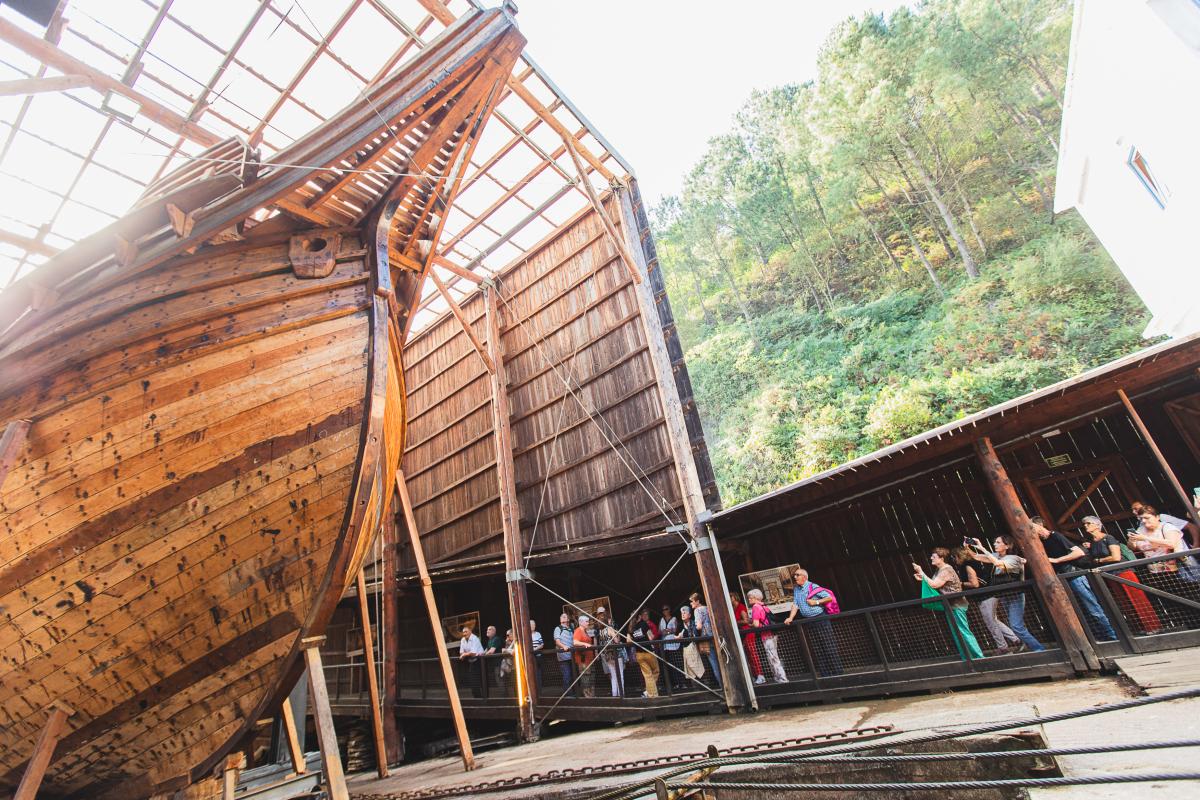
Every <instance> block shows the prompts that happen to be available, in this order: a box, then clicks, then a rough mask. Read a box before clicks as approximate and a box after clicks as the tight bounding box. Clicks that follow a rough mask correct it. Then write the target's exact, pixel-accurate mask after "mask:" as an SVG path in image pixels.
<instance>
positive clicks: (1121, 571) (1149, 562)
mask: <svg viewBox="0 0 1200 800" xmlns="http://www.w3.org/2000/svg"><path fill="white" fill-rule="evenodd" d="M1198 556H1200V548H1197V549H1193V550H1186V551H1183V552H1180V553H1167V554H1165V555H1160V556H1151V557H1149V558H1139V559H1136V560H1133V561H1121V562H1118V563H1115V564H1105V565H1103V566H1100V567H1093V568H1090V569H1084V570H1074V571H1071V572H1064V573H1062V574H1060V575H1059V579H1060V580H1061V581H1062V582H1063V583H1064V585H1066V586H1067V587H1068V588H1069V589H1070V590H1071V591H1069V592H1068V594H1069V595H1070V596H1071V602H1072V603H1073V604H1074V605H1075V610H1076V613H1078V614H1079V618H1080V620H1082V621H1083V622H1084V627H1085V628H1086V629H1087V632H1088V635H1089V637H1090V638H1091V640H1092V644H1093V646H1094V647H1095V648H1096V650H1097V652H1098V653H1099V654H1100V655H1101V656H1105V657H1112V656H1118V655H1124V654H1136V653H1150V652H1155V651H1158V650H1169V649H1174V648H1177V647H1191V646H1196V645H1200V564H1198V563H1197V557H1198Z"/></svg>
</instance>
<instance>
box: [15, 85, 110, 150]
mask: <svg viewBox="0 0 1200 800" xmlns="http://www.w3.org/2000/svg"><path fill="white" fill-rule="evenodd" d="M77 92H78V94H79V96H80V97H87V99H88V100H89V101H91V102H94V103H97V104H98V103H99V101H100V95H98V94H96V93H95V92H90V93H89V92H88V91H87V90H85V89H79V90H77ZM67 120H69V122H67ZM104 121H105V116H104V115H103V114H101V113H100V112H99V111H89V110H87V109H85V108H84V107H83V106H81V105H80V104H79V103H78V102H76V101H75V100H73V99H71V98H70V97H68V96H67V95H66V94H63V93H62V92H46V93H44V94H39V95H36V96H34V97H33V102H31V103H30V104H29V111H28V112H26V114H25V120H24V121H23V122H22V123H21V127H22V128H24V129H25V130H27V131H29V132H30V133H34V134H36V135H38V136H41V137H43V138H45V139H49V140H50V141H53V142H57V143H59V144H61V145H62V146H63V147H65V148H67V149H68V150H74V151H75V152H77V153H84V154H86V153H87V152H88V151H89V150H91V148H92V143H93V142H94V141H96V137H97V136H99V135H100V131H101V130H102V129H103V128H104Z"/></svg>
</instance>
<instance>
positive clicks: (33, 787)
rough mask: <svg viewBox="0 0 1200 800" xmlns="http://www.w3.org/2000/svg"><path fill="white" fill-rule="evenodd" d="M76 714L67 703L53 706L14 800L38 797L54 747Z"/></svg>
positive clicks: (31, 799)
mask: <svg viewBox="0 0 1200 800" xmlns="http://www.w3.org/2000/svg"><path fill="white" fill-rule="evenodd" d="M74 713H75V711H74V710H73V709H72V708H71V707H70V706H68V705H66V704H65V703H57V702H56V703H55V704H54V705H53V706H51V711H50V718H49V719H48V720H46V727H44V728H42V733H41V735H40V736H38V740H37V744H35V745H34V746H33V755H32V756H30V757H29V764H28V766H26V767H25V774H24V775H22V776H21V784H20V785H19V786H18V787H17V793H16V794H14V795H13V796H12V800H34V798H35V797H37V792H38V789H39V788H40V787H41V785H42V778H44V777H45V776H46V768H47V767H49V766H50V758H51V756H53V755H54V747H55V745H57V744H58V740H59V739H60V738H61V737H62V734H63V728H64V727H66V724H67V717H69V716H71V715H72V714H74Z"/></svg>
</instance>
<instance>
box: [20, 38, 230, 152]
mask: <svg viewBox="0 0 1200 800" xmlns="http://www.w3.org/2000/svg"><path fill="white" fill-rule="evenodd" d="M0 41H3V42H7V43H8V44H11V45H12V46H14V47H16V48H17V49H18V50H20V51H22V52H24V53H25V54H26V55H29V56H32V57H33V58H36V59H37V60H38V61H40V62H42V63H43V64H45V65H46V66H48V67H52V68H54V69H56V70H58V71H59V72H62V73H64V74H66V75H81V76H86V77H87V78H88V80H89V81H90V82H91V86H92V87H93V88H94V89H97V90H98V91H102V92H113V93H115V94H119V95H121V96H122V97H127V98H129V99H130V100H132V101H134V102H135V103H137V104H138V105H139V106H140V107H141V108H139V109H138V113H139V114H141V115H142V116H144V117H146V118H147V119H150V120H153V121H154V122H157V123H158V124H159V125H162V126H163V127H164V128H167V129H169V130H172V131H175V132H176V133H178V134H180V135H181V136H184V137H186V138H188V139H191V140H192V141H193V142H198V143H199V144H202V145H204V146H205V147H208V146H210V145H214V144H216V143H217V142H219V141H221V137H220V136H217V135H216V134H215V133H212V132H211V131H208V130H206V129H204V128H202V127H200V126H199V125H197V124H196V123H194V122H191V121H189V120H187V119H185V118H184V117H183V115H181V114H179V113H177V112H175V111H172V110H171V109H169V108H167V107H166V106H164V105H162V104H161V103H159V102H158V101H157V100H154V99H153V98H151V97H148V96H147V95H144V94H142V93H141V92H138V91H135V90H134V89H132V88H130V87H129V86H126V85H125V84H123V83H121V82H120V81H119V80H117V79H116V78H112V77H110V76H108V75H105V74H104V73H103V72H101V71H100V70H98V69H95V68H93V67H90V66H88V65H87V64H85V63H84V62H82V61H80V60H79V59H77V58H75V57H74V56H72V55H70V54H69V53H66V52H64V51H63V50H61V49H60V48H58V47H57V46H56V45H54V44H52V43H51V42H48V41H46V40H45V39H42V38H41V37H38V36H35V35H33V34H32V33H27V32H26V31H24V30H22V29H21V28H20V27H18V26H17V25H15V24H14V23H12V22H9V21H8V20H6V19H0Z"/></svg>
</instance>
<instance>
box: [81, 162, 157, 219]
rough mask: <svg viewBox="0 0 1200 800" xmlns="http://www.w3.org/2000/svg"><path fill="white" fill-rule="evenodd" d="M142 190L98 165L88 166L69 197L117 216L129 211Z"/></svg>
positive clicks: (142, 188)
mask: <svg viewBox="0 0 1200 800" xmlns="http://www.w3.org/2000/svg"><path fill="white" fill-rule="evenodd" d="M143 190H144V187H143V186H141V185H140V184H137V183H134V182H133V181H131V180H128V179H126V178H122V177H121V176H120V175H117V174H115V173H113V172H111V171H109V170H107V169H105V168H104V167H101V166H99V165H96V164H89V165H88V166H87V167H86V168H85V169H84V171H83V175H82V176H81V178H80V180H79V185H78V186H76V187H75V189H74V191H72V192H71V197H72V199H75V200H78V201H79V202H80V203H83V204H85V205H89V206H93V207H95V208H100V209H103V210H105V211H109V212H111V213H113V214H114V215H117V216H119V215H121V214H124V213H125V212H126V211H128V210H129V208H130V206H132V205H133V204H134V202H136V201H137V199H138V197H140V196H141V194H142V191H143Z"/></svg>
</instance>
